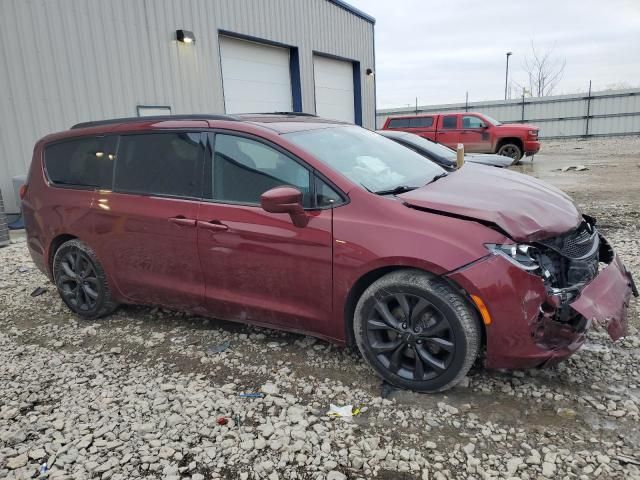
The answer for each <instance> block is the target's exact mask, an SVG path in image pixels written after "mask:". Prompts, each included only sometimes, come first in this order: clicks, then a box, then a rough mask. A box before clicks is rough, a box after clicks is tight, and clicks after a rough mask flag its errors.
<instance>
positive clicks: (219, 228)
mask: <svg viewBox="0 0 640 480" xmlns="http://www.w3.org/2000/svg"><path fill="white" fill-rule="evenodd" d="M198 226H199V227H200V228H204V229H207V230H211V231H213V232H224V231H227V230H229V227H228V226H227V225H225V224H224V223H221V222H220V221H219V220H211V221H210V222H198Z"/></svg>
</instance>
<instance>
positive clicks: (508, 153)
mask: <svg viewBox="0 0 640 480" xmlns="http://www.w3.org/2000/svg"><path fill="white" fill-rule="evenodd" d="M498 155H502V156H503V157H510V158H513V160H514V162H513V163H514V165H517V164H518V162H519V161H520V159H521V158H522V149H521V148H520V147H519V146H518V145H516V144H515V143H505V144H504V145H502V146H501V147H500V148H499V149H498Z"/></svg>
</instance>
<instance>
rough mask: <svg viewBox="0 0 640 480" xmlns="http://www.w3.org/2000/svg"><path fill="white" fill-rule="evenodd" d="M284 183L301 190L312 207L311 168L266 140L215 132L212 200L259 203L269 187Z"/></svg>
mask: <svg viewBox="0 0 640 480" xmlns="http://www.w3.org/2000/svg"><path fill="white" fill-rule="evenodd" d="M283 185H290V186H293V187H296V188H297V189H299V190H300V191H301V192H302V194H303V202H302V203H303V205H304V206H305V207H310V206H311V198H310V195H309V190H310V188H309V187H310V174H309V170H307V169H306V168H305V167H303V166H302V165H300V164H299V163H298V162H296V161H295V160H293V159H292V158H289V157H287V156H286V155H284V154H282V153H280V152H279V151H278V150H276V149H274V148H271V147H269V146H267V145H265V144H263V143H260V142H256V141H255V140H251V139H248V138H244V137H236V136H233V135H216V137H215V156H214V160H213V199H214V200H220V201H223V202H238V203H246V204H255V205H259V204H260V196H261V195H262V194H263V193H264V192H266V191H267V190H271V189H272V188H275V187H280V186H283Z"/></svg>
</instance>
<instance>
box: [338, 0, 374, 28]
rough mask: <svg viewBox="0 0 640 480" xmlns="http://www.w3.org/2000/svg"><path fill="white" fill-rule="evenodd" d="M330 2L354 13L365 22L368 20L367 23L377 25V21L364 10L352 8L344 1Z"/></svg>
mask: <svg viewBox="0 0 640 480" xmlns="http://www.w3.org/2000/svg"><path fill="white" fill-rule="evenodd" d="M328 1H329V2H330V3H333V4H334V5H336V6H338V7H340V8H342V9H344V10H346V11H347V12H350V13H353V14H354V15H355V16H356V17H360V18H362V19H363V20H366V21H367V22H371V23H376V19H375V18H373V17H372V16H371V15H367V14H366V13H364V12H363V11H362V10H359V9H357V8H356V7H352V6H351V5H349V4H348V3H347V2H344V1H342V0H328Z"/></svg>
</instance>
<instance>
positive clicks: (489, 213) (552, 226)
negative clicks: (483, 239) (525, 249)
mask: <svg viewBox="0 0 640 480" xmlns="http://www.w3.org/2000/svg"><path fill="white" fill-rule="evenodd" d="M398 198H400V199H402V200H403V201H404V202H405V203H406V204H408V205H409V206H413V207H417V208H424V209H427V210H430V211H435V212H442V213H448V214H452V215H455V216H460V217H466V218H469V219H475V220H480V221H483V222H489V223H493V224H495V225H497V226H498V227H500V228H501V229H502V230H503V231H504V232H506V233H507V234H508V235H509V236H510V237H511V238H512V239H513V240H515V241H517V242H530V241H535V240H542V239H545V238H549V237H554V236H557V235H560V234H563V233H566V232H568V231H569V230H572V229H574V228H576V227H577V226H578V225H579V224H580V222H581V221H582V215H581V214H580V212H579V211H578V209H577V208H576V206H575V204H574V203H573V201H572V200H571V198H570V197H569V196H568V195H566V194H565V193H563V192H562V191H560V190H558V189H557V188H555V187H552V186H551V185H547V184H546V183H543V182H541V181H539V180H537V179H535V178H533V177H530V176H529V175H524V174H521V173H517V172H512V171H509V170H506V169H502V168H495V167H488V166H485V165H479V164H473V163H467V164H465V165H464V167H463V168H461V169H460V170H457V171H455V172H452V173H450V174H449V175H448V176H446V177H444V178H441V179H439V180H437V181H435V182H433V183H430V184H428V185H425V186H424V187H421V188H418V189H416V190H412V191H410V192H406V193H403V194H400V195H398Z"/></svg>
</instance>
